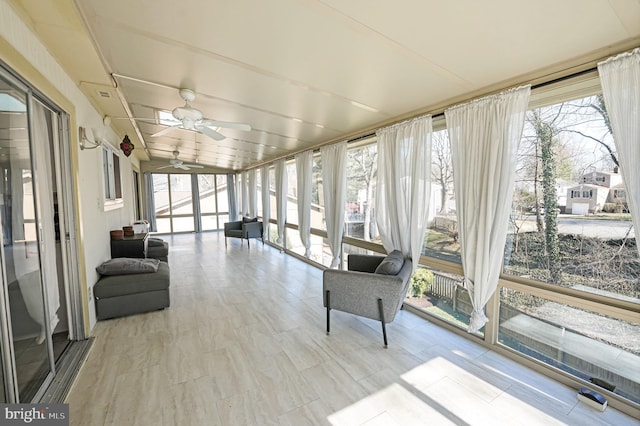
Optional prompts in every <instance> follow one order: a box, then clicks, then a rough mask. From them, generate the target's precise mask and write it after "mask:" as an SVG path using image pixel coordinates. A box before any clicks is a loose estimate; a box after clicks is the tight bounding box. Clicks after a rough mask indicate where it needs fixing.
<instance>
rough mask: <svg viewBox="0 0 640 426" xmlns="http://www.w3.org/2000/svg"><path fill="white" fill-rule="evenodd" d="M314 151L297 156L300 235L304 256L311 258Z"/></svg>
mask: <svg viewBox="0 0 640 426" xmlns="http://www.w3.org/2000/svg"><path fill="white" fill-rule="evenodd" d="M312 168H313V151H305V152H301V153H300V154H297V155H296V180H297V183H298V233H299V234H300V241H302V245H303V246H304V256H305V257H306V258H309V257H310V256H311V184H312V179H313V174H312Z"/></svg>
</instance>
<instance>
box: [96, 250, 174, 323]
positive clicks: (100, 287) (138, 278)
mask: <svg viewBox="0 0 640 426" xmlns="http://www.w3.org/2000/svg"><path fill="white" fill-rule="evenodd" d="M123 259H124V261H126V260H131V261H133V260H136V261H138V262H154V260H153V259H126V258H120V259H112V260H111V261H108V262H113V261H115V260H121V261H122V260H123ZM155 262H157V263H156V265H157V270H156V271H155V272H144V273H129V272H128V271H126V270H122V271H113V270H112V271H109V272H108V273H109V274H110V275H101V277H100V279H99V280H98V282H97V283H96V284H95V285H94V286H93V295H94V297H95V302H96V317H97V318H98V320H104V319H109V318H117V317H123V316H127V315H133V314H138V313H142V312H149V311H155V310H159V309H164V308H167V307H169V304H170V298H169V285H170V282H171V274H170V270H169V265H168V264H167V263H166V262H160V261H157V260H155ZM105 264H107V262H105V263H104V264H103V265H105ZM103 265H101V266H103ZM99 268H100V267H99ZM98 272H99V273H100V271H98ZM118 272H121V273H118Z"/></svg>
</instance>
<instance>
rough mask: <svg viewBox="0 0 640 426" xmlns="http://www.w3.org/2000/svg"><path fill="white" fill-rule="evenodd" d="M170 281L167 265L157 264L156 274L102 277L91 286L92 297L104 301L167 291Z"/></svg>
mask: <svg viewBox="0 0 640 426" xmlns="http://www.w3.org/2000/svg"><path fill="white" fill-rule="evenodd" d="M170 281H171V272H170V270H169V265H168V264H167V263H166V262H159V265H158V271H157V272H152V273H147V274H137V275H107V276H102V277H101V278H100V279H99V280H98V282H97V283H96V284H95V285H94V286H93V295H94V296H95V297H96V298H98V299H105V298H109V297H119V296H126V295H128V294H138V293H148V292H154V291H168V289H169V285H170ZM167 306H168V305H167Z"/></svg>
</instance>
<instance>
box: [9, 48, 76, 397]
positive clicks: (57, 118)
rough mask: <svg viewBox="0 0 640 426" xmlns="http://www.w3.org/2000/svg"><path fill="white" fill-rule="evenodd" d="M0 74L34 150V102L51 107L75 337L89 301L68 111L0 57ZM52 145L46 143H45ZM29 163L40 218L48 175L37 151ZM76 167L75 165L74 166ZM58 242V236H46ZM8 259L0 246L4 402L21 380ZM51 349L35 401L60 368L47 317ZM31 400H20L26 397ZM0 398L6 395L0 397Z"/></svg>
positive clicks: (15, 392) (70, 316)
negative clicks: (19, 103)
mask: <svg viewBox="0 0 640 426" xmlns="http://www.w3.org/2000/svg"><path fill="white" fill-rule="evenodd" d="M0 76H1V77H2V78H3V79H5V80H6V81H7V82H8V83H9V84H10V85H12V86H13V87H15V88H16V89H17V90H20V91H22V92H23V93H24V95H25V100H26V105H27V114H28V128H29V149H30V152H34V149H35V147H34V143H35V142H34V138H33V135H34V128H33V126H34V124H33V117H32V114H33V104H34V102H35V101H36V100H37V101H38V102H39V103H41V104H42V105H44V106H45V107H46V108H48V109H49V110H51V112H52V113H53V114H52V129H51V130H52V137H53V138H54V141H53V143H52V146H53V150H52V152H51V161H52V163H53V164H52V167H53V168H54V172H55V173H56V188H49V189H50V190H55V191H57V194H58V214H59V229H60V232H61V252H62V273H63V276H64V287H65V293H66V297H67V312H68V323H69V324H68V325H69V340H71V341H77V340H84V339H86V338H88V333H87V330H88V326H89V324H88V320H87V316H86V315H85V313H86V312H85V306H84V304H83V296H82V291H81V285H82V281H81V279H80V263H82V262H78V259H80V257H79V256H80V255H81V252H80V250H79V242H78V235H80V234H79V231H78V221H77V217H78V215H77V212H76V211H77V209H78V204H77V200H76V193H75V192H74V191H75V188H76V185H75V182H76V181H75V180H74V178H73V176H74V173H73V170H74V164H77V160H76V161H75V162H74V161H73V160H74V155H73V150H72V147H71V138H70V117H69V114H68V113H66V112H65V111H64V110H62V109H61V108H60V107H59V106H57V105H56V104H55V103H53V102H52V101H51V100H49V98H48V97H47V96H46V95H45V94H43V93H42V92H40V91H38V90H37V89H36V88H34V87H33V86H32V85H30V84H29V83H28V82H27V81H26V80H24V79H23V78H22V77H21V76H20V75H18V74H17V73H16V72H15V71H13V70H12V69H11V68H10V67H9V66H7V65H6V63H4V62H3V61H1V60H0ZM47 149H48V147H47ZM30 157H31V158H30V166H31V170H32V176H33V180H32V185H33V191H34V196H35V199H34V203H35V219H36V223H40V222H39V218H40V215H41V214H43V213H45V212H42V210H41V208H40V191H42V190H43V189H41V188H38V186H37V184H36V182H38V181H40V180H42V179H45V181H46V180H47V177H46V176H43V177H41V176H40V173H42V171H39V170H37V169H36V167H35V164H34V156H33V155H30ZM76 167H77V166H76ZM41 231H42V230H41V225H39V226H38V229H37V232H36V235H37V238H38V248H39V251H40V248H41V245H40V244H41V241H42V235H41ZM2 237H3V231H2V229H0V238H2ZM46 243H54V242H46ZM41 256H42V255H41V254H40V256H39V264H40V279H41V284H42V287H43V288H42V291H43V302H44V301H46V286H44V282H45V281H44V278H45V277H44V276H43V275H44V271H43V269H42V258H41ZM6 266H7V259H6V257H5V253H4V250H0V273H1V276H0V277H1V278H2V283H3V285H2V289H0V364H1V365H2V373H3V379H4V380H3V384H2V385H0V386H4V390H5V400H6V401H5V402H18V401H19V400H20V398H19V387H18V381H17V371H16V361H15V349H14V347H13V333H12V329H11V317H10V310H9V307H8V301H9V297H8V286H7V285H6V284H4V283H7V276H6ZM44 312H45V316H46V318H49V313H48V306H47V303H44ZM47 327H48V328H49V330H47V333H46V340H47V350H48V356H49V366H50V369H49V373H48V374H47V377H46V378H45V380H44V381H43V382H42V384H41V386H40V388H39V390H38V391H37V392H36V393H35V395H34V397H33V399H32V401H34V402H35V401H38V400H39V399H40V398H41V397H42V396H43V394H44V393H45V391H46V390H47V388H48V386H49V385H50V384H51V382H52V381H53V378H54V376H55V374H56V368H55V358H54V355H53V344H52V335H51V332H52V330H51V329H50V328H51V327H50V324H49V322H48V319H47ZM32 401H20V402H24V403H28V402H32ZM0 402H2V401H0Z"/></svg>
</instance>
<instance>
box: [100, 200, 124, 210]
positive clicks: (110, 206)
mask: <svg viewBox="0 0 640 426" xmlns="http://www.w3.org/2000/svg"><path fill="white" fill-rule="evenodd" d="M123 207H124V200H123V199H122V198H118V199H116V200H106V201H105V202H104V211H105V212H108V211H111V210H116V209H121V208H123Z"/></svg>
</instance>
